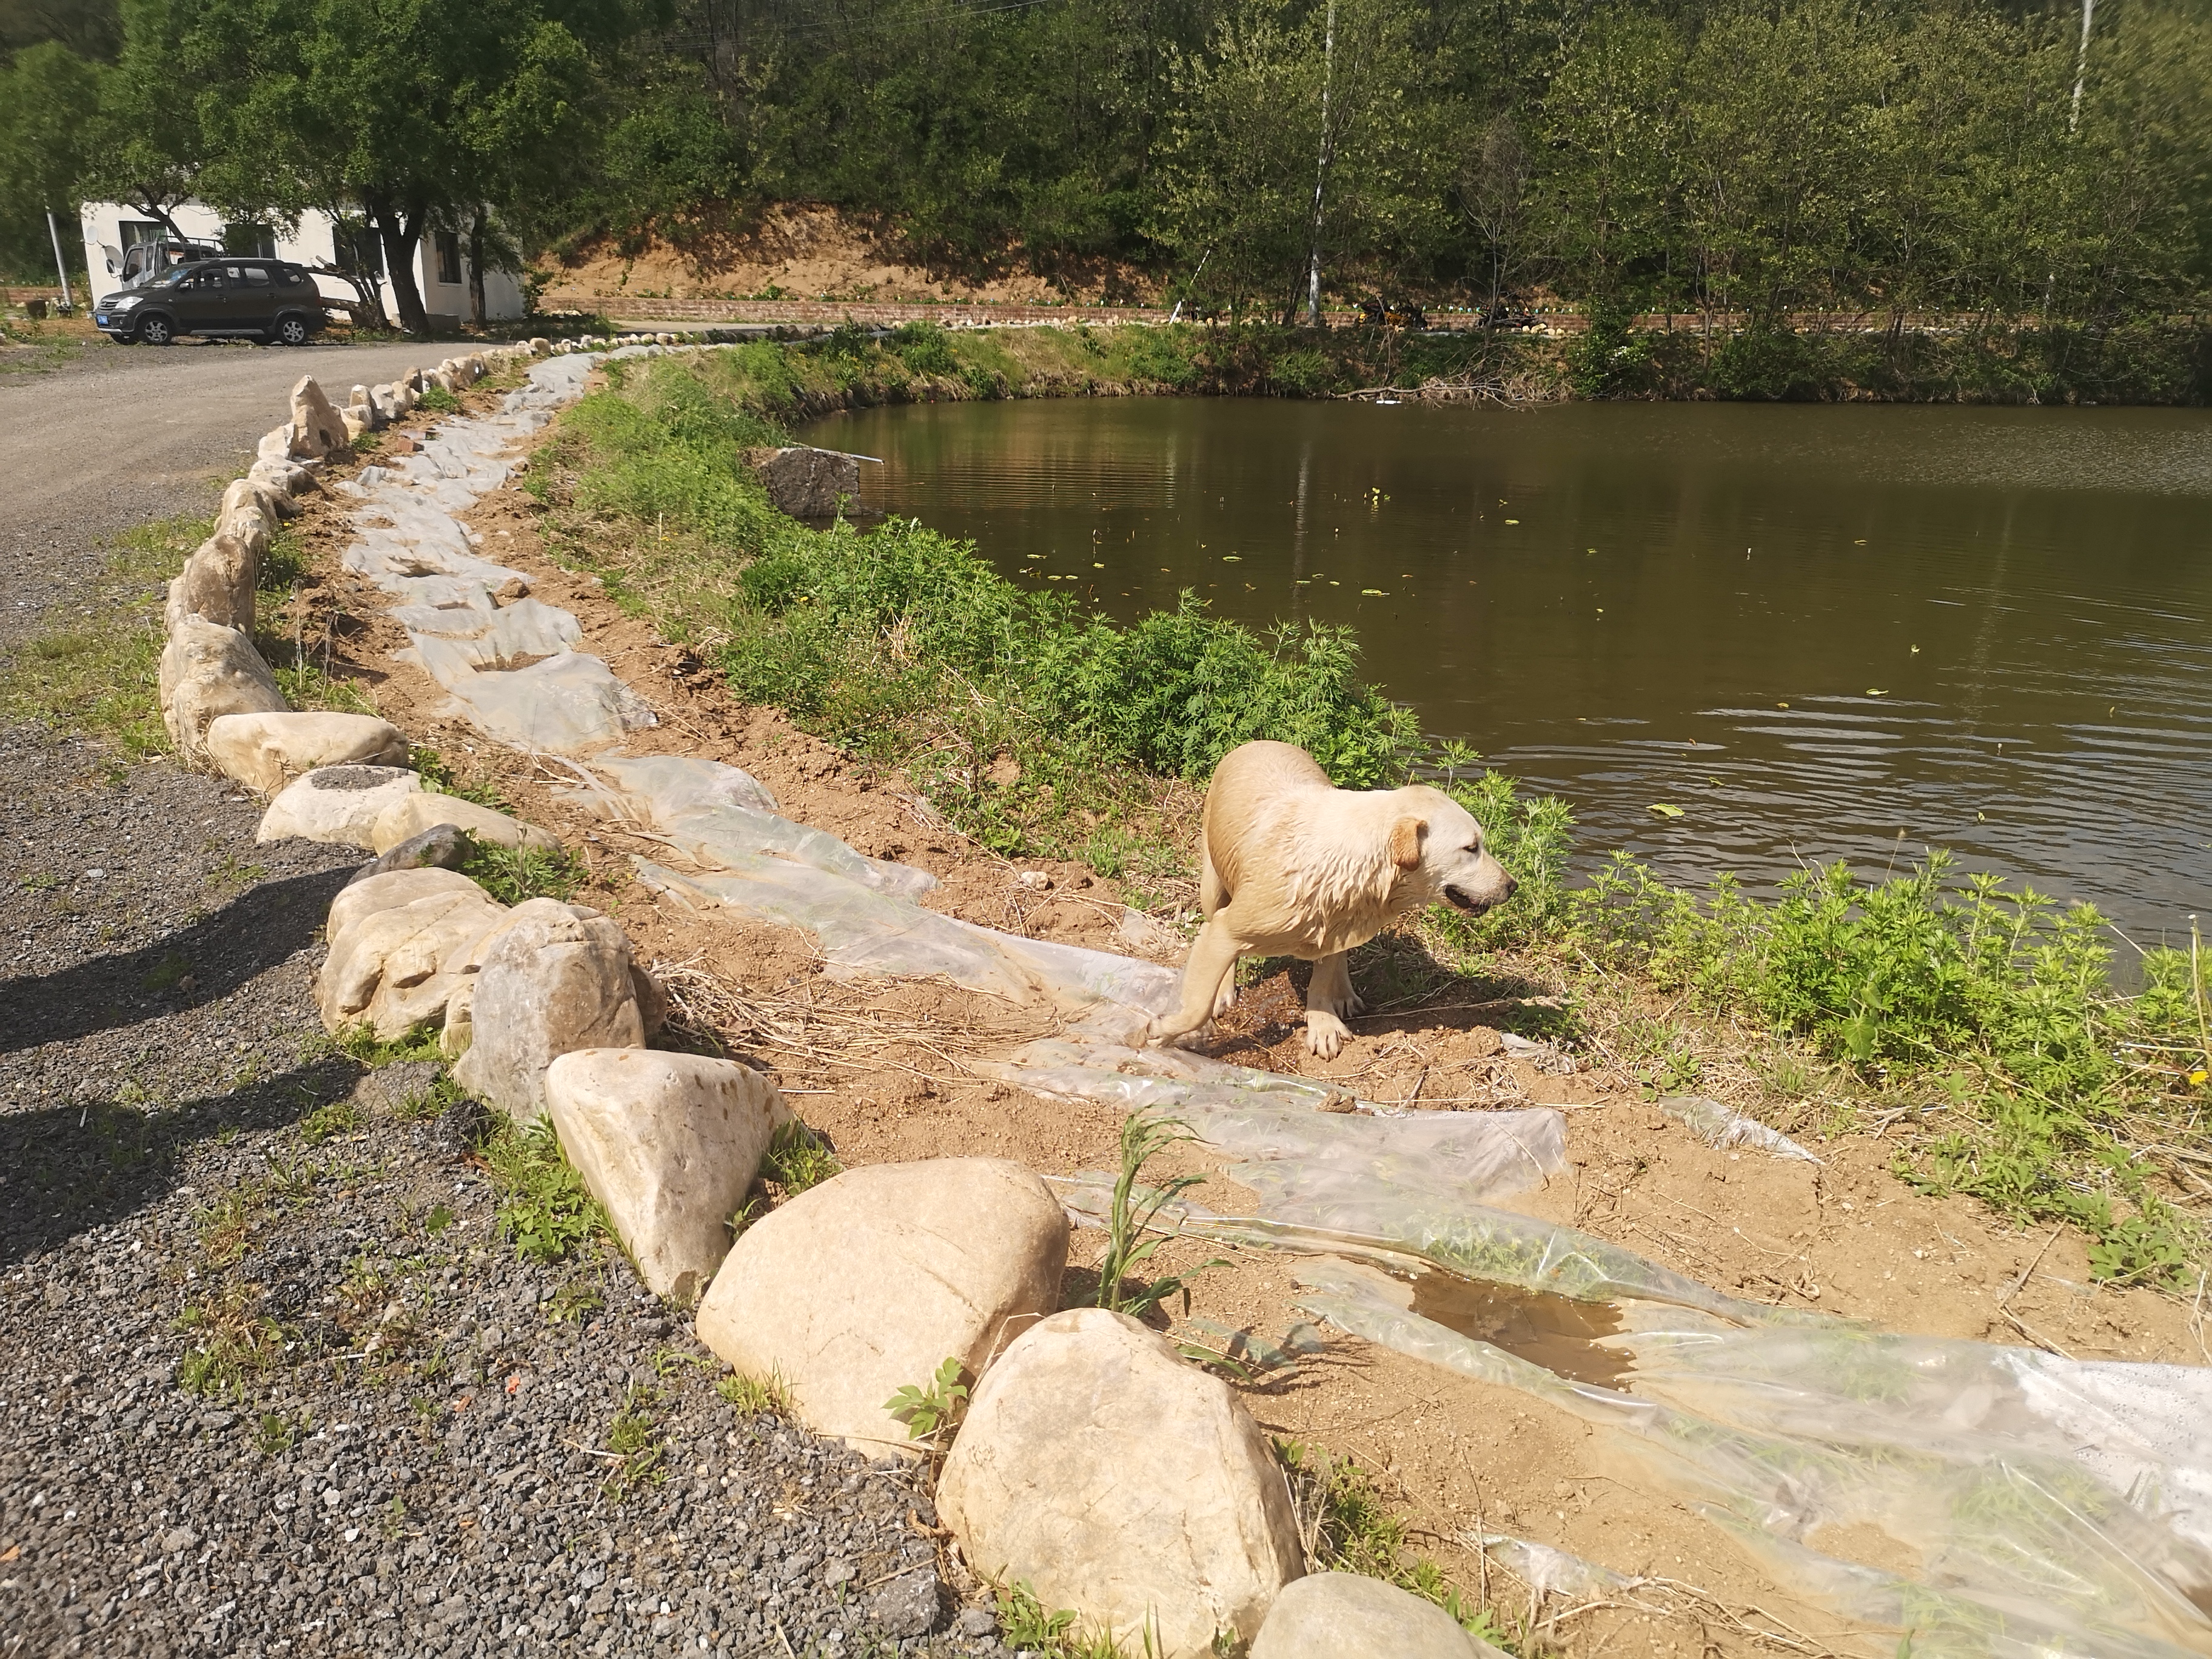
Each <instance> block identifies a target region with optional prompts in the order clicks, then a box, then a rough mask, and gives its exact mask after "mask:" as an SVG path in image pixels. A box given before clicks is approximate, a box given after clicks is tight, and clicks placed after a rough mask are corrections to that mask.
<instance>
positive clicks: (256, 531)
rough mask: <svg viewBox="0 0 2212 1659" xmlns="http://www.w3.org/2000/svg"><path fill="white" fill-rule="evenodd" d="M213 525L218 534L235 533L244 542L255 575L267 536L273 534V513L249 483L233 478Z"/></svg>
mask: <svg viewBox="0 0 2212 1659" xmlns="http://www.w3.org/2000/svg"><path fill="white" fill-rule="evenodd" d="M215 528H216V534H217V535H219V536H234V537H235V538H238V540H239V541H240V542H242V543H244V544H245V545H246V550H247V551H248V552H250V553H252V555H253V557H254V561H255V566H256V571H257V574H258V568H259V562H260V560H261V558H262V556H264V554H266V553H267V552H268V551H269V538H270V537H271V536H273V535H274V534H276V512H275V510H274V509H272V508H271V507H270V506H269V504H268V503H267V502H266V501H264V500H263V499H262V495H261V492H260V491H259V490H258V489H255V488H254V487H253V485H252V483H250V482H248V481H247V480H246V479H244V478H234V479H232V480H231V481H230V483H229V485H228V487H227V488H226V489H224V490H223V492H222V506H221V507H218V508H217V509H216V515H215Z"/></svg>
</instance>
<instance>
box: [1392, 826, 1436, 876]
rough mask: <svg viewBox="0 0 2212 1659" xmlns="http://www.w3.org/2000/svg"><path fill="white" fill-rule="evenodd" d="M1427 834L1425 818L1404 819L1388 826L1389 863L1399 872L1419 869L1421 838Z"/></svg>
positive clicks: (1427, 828)
mask: <svg viewBox="0 0 2212 1659" xmlns="http://www.w3.org/2000/svg"><path fill="white" fill-rule="evenodd" d="M1428 832H1429V821H1428V820H1427V819H1426V818H1415V817H1404V818H1400V819H1399V820H1398V821H1397V823H1394V824H1392V825H1391V826H1390V862H1391V863H1393V864H1395V865H1396V866H1398V867H1399V868H1400V869H1401V870H1414V869H1419V867H1420V863H1421V837H1422V836H1425V835H1426V834H1428Z"/></svg>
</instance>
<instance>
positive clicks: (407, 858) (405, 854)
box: [346, 823, 475, 887]
mask: <svg viewBox="0 0 2212 1659" xmlns="http://www.w3.org/2000/svg"><path fill="white" fill-rule="evenodd" d="M474 850H475V848H473V847H472V846H471V843H470V842H469V839H468V837H467V836H464V835H463V834H461V832H460V831H459V829H455V828H454V827H453V825H452V824H450V823H440V824H434V825H433V826H432V827H431V828H429V829H425V830H424V831H423V832H422V834H421V835H419V836H415V837H414V838H413V839H411V840H409V841H403V842H400V843H399V845H398V846H397V847H389V848H386V849H385V850H384V851H383V852H381V853H379V854H377V855H376V856H375V857H374V858H373V859H371V860H369V861H368V863H367V864H364V865H362V866H361V868H360V869H358V870H356V871H355V872H353V874H352V875H351V876H350V877H349V878H347V881H346V885H347V886H349V887H350V886H352V885H354V884H355V883H356V882H363V881H367V880H368V879H369V878H371V877H373V876H382V875H388V874H390V873H391V872H393V871H395V870H424V869H433V868H435V869H441V870H458V869H459V868H460V867H461V866H462V865H464V864H465V863H467V862H468V857H469V854H471V852H473V851H474Z"/></svg>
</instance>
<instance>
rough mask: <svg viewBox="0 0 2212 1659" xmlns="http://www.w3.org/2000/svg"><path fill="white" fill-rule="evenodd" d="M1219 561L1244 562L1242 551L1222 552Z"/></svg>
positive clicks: (1101, 566)
mask: <svg viewBox="0 0 2212 1659" xmlns="http://www.w3.org/2000/svg"><path fill="white" fill-rule="evenodd" d="M1221 562H1222V563H1224V564H1242V563H1243V562H1244V556H1243V554H1242V553H1224V554H1223V555H1222V556H1221ZM1098 568H1100V569H1101V570H1103V569H1104V568H1106V567H1105V566H1104V565H1103V564H1102V565H1100V566H1099V567H1098Z"/></svg>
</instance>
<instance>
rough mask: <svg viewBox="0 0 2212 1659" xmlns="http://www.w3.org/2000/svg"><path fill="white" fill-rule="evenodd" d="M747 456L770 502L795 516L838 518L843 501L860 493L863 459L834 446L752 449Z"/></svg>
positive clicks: (854, 497)
mask: <svg viewBox="0 0 2212 1659" xmlns="http://www.w3.org/2000/svg"><path fill="white" fill-rule="evenodd" d="M745 459H746V460H748V461H749V462H750V463H751V464H752V469H753V471H754V472H755V473H756V474H757V475H758V476H759V478H760V481H761V482H762V483H764V484H766V485H767V486H768V499H769V504H770V505H771V506H773V507H775V509H776V511H778V512H779V513H789V514H790V515H791V516H792V517H793V518H794V519H834V518H836V516H837V514H838V512H839V510H840V507H841V504H842V503H843V502H847V501H858V500H859V499H860V462H859V461H858V460H857V459H854V457H853V456H850V455H844V454H840V453H838V452H837V451H836V450H834V449H813V448H810V447H806V446H805V445H803V444H796V445H793V446H790V447H787V448H782V449H755V450H750V451H748V452H747V453H746V455H745Z"/></svg>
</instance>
